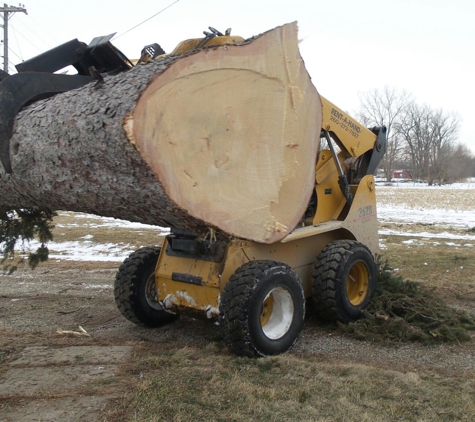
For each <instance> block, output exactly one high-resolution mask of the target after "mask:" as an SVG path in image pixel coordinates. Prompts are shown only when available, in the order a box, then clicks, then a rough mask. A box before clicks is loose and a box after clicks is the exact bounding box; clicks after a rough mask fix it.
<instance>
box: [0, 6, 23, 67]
mask: <svg viewBox="0 0 475 422" xmlns="http://www.w3.org/2000/svg"><path fill="white" fill-rule="evenodd" d="M22 6H24V5H22ZM15 12H22V13H25V14H26V15H27V14H28V13H27V11H26V9H25V8H24V7H15V6H8V4H6V3H4V4H3V7H0V13H3V25H0V27H2V28H3V70H4V71H5V72H7V73H8V19H10V13H11V14H13V13H15Z"/></svg>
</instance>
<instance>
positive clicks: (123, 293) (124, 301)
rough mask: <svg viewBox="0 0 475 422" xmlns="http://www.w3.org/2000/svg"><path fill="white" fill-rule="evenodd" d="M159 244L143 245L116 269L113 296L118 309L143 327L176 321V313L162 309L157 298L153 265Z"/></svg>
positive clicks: (156, 259) (157, 255) (158, 252)
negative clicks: (143, 246) (154, 245)
mask: <svg viewBox="0 0 475 422" xmlns="http://www.w3.org/2000/svg"><path fill="white" fill-rule="evenodd" d="M160 249H161V248H159V247H145V248H140V249H138V250H137V251H135V252H133V253H132V254H130V255H129V257H128V258H126V259H125V261H124V262H123V263H122V265H121V266H120V267H119V271H117V274H116V277H115V283H114V298H115V303H116V305H117V308H119V311H120V312H121V313H122V315H123V316H124V317H125V318H126V319H128V320H129V321H131V322H133V323H135V324H137V325H142V326H146V327H159V326H161V325H164V324H168V323H170V322H173V321H175V320H176V319H177V318H178V315H175V314H172V313H170V312H167V311H164V310H163V308H162V307H161V305H160V303H159V302H158V301H157V299H156V297H157V293H156V290H155V277H154V273H155V267H156V265H157V261H158V257H159V255H160Z"/></svg>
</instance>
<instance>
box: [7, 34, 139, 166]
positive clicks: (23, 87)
mask: <svg viewBox="0 0 475 422" xmlns="http://www.w3.org/2000/svg"><path fill="white" fill-rule="evenodd" d="M114 35H115V34H110V35H107V36H104V37H96V38H94V39H93V40H92V41H91V43H90V44H89V45H87V44H85V43H83V42H80V41H78V40H77V39H74V40H71V41H68V42H67V43H64V44H62V45H60V46H58V47H55V48H53V49H51V50H49V51H46V52H45V53H42V54H40V55H39V56H36V57H33V58H32V59H30V60H26V61H24V62H22V63H21V64H19V65H17V66H16V69H17V71H18V73H16V74H14V75H8V74H7V73H6V72H1V73H0V162H1V163H2V165H3V168H4V170H5V172H6V173H7V174H11V173H12V166H11V162H10V138H11V137H12V135H13V122H14V119H15V116H16V115H17V114H18V112H19V111H20V110H21V109H22V108H23V107H25V106H26V105H28V104H31V103H32V102H34V101H38V100H40V99H44V98H48V97H51V96H53V95H56V94H59V93H61V92H66V91H70V90H72V89H76V88H80V87H81V86H84V85H86V84H87V83H89V82H91V81H94V79H97V77H98V75H99V78H102V76H101V74H107V75H111V74H115V73H119V72H123V71H126V70H128V69H130V68H131V67H132V66H133V64H132V62H130V60H129V59H127V57H125V56H124V55H123V54H122V53H121V52H120V51H119V50H118V49H116V48H115V47H114V46H113V45H112V44H111V43H110V39H111V38H112V37H113V36H114ZM70 65H71V66H74V67H75V68H76V70H77V72H78V73H77V75H65V74H57V73H54V72H57V71H58V70H61V69H63V68H65V67H66V66H70Z"/></svg>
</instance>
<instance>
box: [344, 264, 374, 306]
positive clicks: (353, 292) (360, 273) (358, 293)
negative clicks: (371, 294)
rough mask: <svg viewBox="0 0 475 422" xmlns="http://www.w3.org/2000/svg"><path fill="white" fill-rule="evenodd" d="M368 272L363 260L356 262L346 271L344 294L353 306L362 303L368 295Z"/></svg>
mask: <svg viewBox="0 0 475 422" xmlns="http://www.w3.org/2000/svg"><path fill="white" fill-rule="evenodd" d="M368 289H369V272H368V269H367V268H366V265H365V264H364V263H363V262H361V261H360V262H356V263H355V264H354V265H353V266H352V267H351V268H350V271H349V273H348V278H347V280H346V294H347V296H348V300H349V301H350V303H351V304H352V305H353V306H358V305H361V303H363V301H364V300H365V299H366V296H367V295H368Z"/></svg>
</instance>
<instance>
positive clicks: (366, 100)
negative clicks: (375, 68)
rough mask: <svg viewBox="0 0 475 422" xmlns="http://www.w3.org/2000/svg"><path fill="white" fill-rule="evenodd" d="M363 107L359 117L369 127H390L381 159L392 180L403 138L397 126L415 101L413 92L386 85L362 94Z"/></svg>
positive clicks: (386, 173) (387, 176) (388, 178)
mask: <svg viewBox="0 0 475 422" xmlns="http://www.w3.org/2000/svg"><path fill="white" fill-rule="evenodd" d="M360 102H361V108H360V111H359V113H358V118H359V119H360V120H361V121H362V122H363V123H364V124H365V125H366V126H368V127H370V126H382V125H385V126H386V127H387V129H388V131H387V138H388V143H387V146H386V154H385V156H384V158H383V160H382V161H381V164H380V165H381V167H382V168H383V170H384V173H385V175H386V179H387V180H390V179H391V177H392V174H393V171H394V170H395V166H396V163H397V162H398V160H399V158H400V156H401V151H402V149H403V138H402V137H401V135H400V133H398V130H397V127H398V124H399V122H400V119H401V116H402V115H403V113H404V112H405V111H406V110H407V108H408V107H410V106H411V104H412V103H413V100H412V96H411V94H408V93H407V92H406V91H398V90H397V89H396V88H394V87H389V86H385V87H384V88H383V89H382V90H379V89H373V90H371V91H368V92H365V93H363V94H360Z"/></svg>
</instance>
